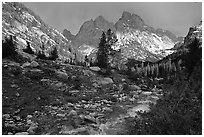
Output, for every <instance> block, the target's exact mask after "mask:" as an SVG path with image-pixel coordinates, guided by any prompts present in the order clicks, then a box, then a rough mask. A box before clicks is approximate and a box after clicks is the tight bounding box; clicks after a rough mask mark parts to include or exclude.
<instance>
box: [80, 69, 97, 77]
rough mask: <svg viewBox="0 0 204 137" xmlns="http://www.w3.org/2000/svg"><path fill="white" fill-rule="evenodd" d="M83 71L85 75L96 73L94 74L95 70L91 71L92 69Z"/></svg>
mask: <svg viewBox="0 0 204 137" xmlns="http://www.w3.org/2000/svg"><path fill="white" fill-rule="evenodd" d="M83 73H84V75H85V76H93V75H95V74H94V73H93V72H91V71H90V70H84V71H83Z"/></svg>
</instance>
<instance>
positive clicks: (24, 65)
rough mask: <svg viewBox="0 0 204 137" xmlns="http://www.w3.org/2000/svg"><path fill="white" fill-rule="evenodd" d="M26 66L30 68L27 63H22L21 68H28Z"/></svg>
mask: <svg viewBox="0 0 204 137" xmlns="http://www.w3.org/2000/svg"><path fill="white" fill-rule="evenodd" d="M28 66H30V63H29V62H26V63H23V65H22V67H23V68H25V67H28Z"/></svg>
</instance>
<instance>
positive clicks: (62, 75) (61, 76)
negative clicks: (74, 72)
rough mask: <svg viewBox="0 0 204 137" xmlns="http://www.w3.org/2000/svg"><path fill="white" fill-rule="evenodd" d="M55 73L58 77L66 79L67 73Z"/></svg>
mask: <svg viewBox="0 0 204 137" xmlns="http://www.w3.org/2000/svg"><path fill="white" fill-rule="evenodd" d="M55 73H56V74H57V76H58V77H59V78H62V79H68V75H67V73H66V72H62V71H56V72H55Z"/></svg>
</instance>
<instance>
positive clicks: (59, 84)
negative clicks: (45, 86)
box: [55, 82, 63, 88]
mask: <svg viewBox="0 0 204 137" xmlns="http://www.w3.org/2000/svg"><path fill="white" fill-rule="evenodd" d="M55 86H56V87H57V88H61V87H62V86H63V83H62V82H58V83H56V84H55Z"/></svg>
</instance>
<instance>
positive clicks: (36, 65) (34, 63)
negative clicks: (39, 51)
mask: <svg viewBox="0 0 204 137" xmlns="http://www.w3.org/2000/svg"><path fill="white" fill-rule="evenodd" d="M30 66H31V67H38V66H39V64H38V63H37V62H36V61H32V62H31V63H30Z"/></svg>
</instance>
